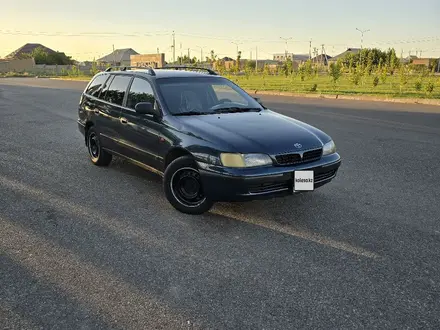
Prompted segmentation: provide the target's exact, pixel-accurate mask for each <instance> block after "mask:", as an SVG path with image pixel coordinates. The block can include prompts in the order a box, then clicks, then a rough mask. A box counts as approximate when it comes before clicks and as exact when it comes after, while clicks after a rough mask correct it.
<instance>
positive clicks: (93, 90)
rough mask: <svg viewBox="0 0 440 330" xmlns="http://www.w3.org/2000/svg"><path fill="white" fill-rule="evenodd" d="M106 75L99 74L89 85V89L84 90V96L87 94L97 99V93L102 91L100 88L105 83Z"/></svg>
mask: <svg viewBox="0 0 440 330" xmlns="http://www.w3.org/2000/svg"><path fill="white" fill-rule="evenodd" d="M107 78H108V75H106V74H101V75H99V76H97V77H95V79H93V81H92V82H91V83H90V85H89V87H88V88H87V90H86V94H89V95H91V96H94V97H98V95H99V92H100V91H101V89H102V86H103V85H104V83H105V81H106V80H107Z"/></svg>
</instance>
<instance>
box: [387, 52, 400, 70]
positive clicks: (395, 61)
mask: <svg viewBox="0 0 440 330" xmlns="http://www.w3.org/2000/svg"><path fill="white" fill-rule="evenodd" d="M387 66H388V69H389V72H390V74H391V75H393V74H394V72H395V70H396V69H398V68H399V67H400V60H399V58H398V57H397V55H396V51H395V50H394V48H392V49H389V50H388V52H387Z"/></svg>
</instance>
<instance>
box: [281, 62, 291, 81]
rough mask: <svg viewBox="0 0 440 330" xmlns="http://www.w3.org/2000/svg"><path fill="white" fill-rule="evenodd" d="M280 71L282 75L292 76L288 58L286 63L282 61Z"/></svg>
mask: <svg viewBox="0 0 440 330" xmlns="http://www.w3.org/2000/svg"><path fill="white" fill-rule="evenodd" d="M281 70H282V72H283V74H284V75H285V76H286V77H288V76H289V75H291V74H292V72H293V63H292V60H291V59H290V58H288V59H287V60H286V61H284V63H283V65H282V67H281Z"/></svg>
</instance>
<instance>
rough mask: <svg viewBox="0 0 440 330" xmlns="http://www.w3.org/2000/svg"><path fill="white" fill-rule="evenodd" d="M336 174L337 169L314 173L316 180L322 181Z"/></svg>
mask: <svg viewBox="0 0 440 330" xmlns="http://www.w3.org/2000/svg"><path fill="white" fill-rule="evenodd" d="M335 174H336V170H332V171H328V172H324V173H319V174H316V173H315V175H314V180H313V181H314V182H315V183H316V182H320V181H323V180H326V179H329V178H331V177H332V176H334V175H335Z"/></svg>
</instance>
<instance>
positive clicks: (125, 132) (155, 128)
mask: <svg viewBox="0 0 440 330" xmlns="http://www.w3.org/2000/svg"><path fill="white" fill-rule="evenodd" d="M139 102H151V103H152V104H153V105H154V104H155V103H156V102H155V96H154V91H153V88H152V87H151V85H150V83H149V82H148V81H147V80H146V79H143V78H140V77H135V78H134V79H133V82H132V84H131V86H130V89H129V92H128V95H127V100H126V104H125V107H123V109H122V114H121V125H122V126H123V127H122V129H121V139H122V142H123V144H124V145H125V150H124V153H125V154H126V155H127V156H128V157H130V158H132V159H134V160H137V161H139V162H141V163H143V164H145V165H148V166H150V167H153V168H154V169H159V170H160V169H161V168H162V164H163V156H161V152H160V151H161V146H162V144H163V143H162V142H161V141H163V139H161V137H162V135H161V131H162V127H163V125H162V124H161V122H160V121H158V120H157V119H155V118H152V117H151V116H149V115H142V114H138V113H137V112H136V111H135V106H136V104H137V103H139Z"/></svg>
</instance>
